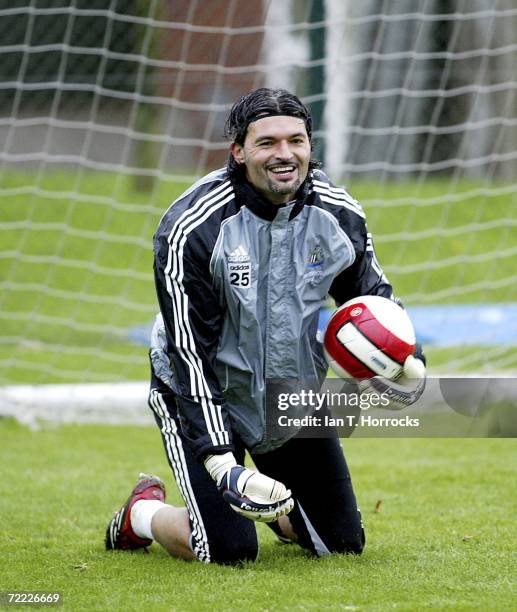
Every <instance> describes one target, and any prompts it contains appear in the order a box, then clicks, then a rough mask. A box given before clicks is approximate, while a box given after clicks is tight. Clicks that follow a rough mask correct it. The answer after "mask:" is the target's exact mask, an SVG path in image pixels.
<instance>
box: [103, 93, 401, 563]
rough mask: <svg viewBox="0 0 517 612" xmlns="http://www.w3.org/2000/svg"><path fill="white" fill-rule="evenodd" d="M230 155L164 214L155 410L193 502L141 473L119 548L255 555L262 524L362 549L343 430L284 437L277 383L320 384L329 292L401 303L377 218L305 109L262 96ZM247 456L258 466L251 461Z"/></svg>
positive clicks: (116, 534)
mask: <svg viewBox="0 0 517 612" xmlns="http://www.w3.org/2000/svg"><path fill="white" fill-rule="evenodd" d="M226 131H227V135H228V136H229V137H230V138H231V140H232V144H231V149H230V156H229V160H228V164H227V166H226V167H225V168H223V169H221V170H219V171H215V172H212V173H211V174H209V175H207V176H205V177H204V178H202V179H201V180H199V181H198V182H197V183H195V184H194V185H193V186H192V187H191V188H190V189H189V190H187V191H186V192H185V193H184V194H183V195H182V196H180V197H179V198H178V199H177V200H176V201H175V202H174V203H173V205H172V206H171V207H170V208H169V209H168V210H167V211H166V213H165V214H164V216H163V218H162V219H161V222H160V224H159V226H158V229H157V232H156V234H155V237H154V256H155V258H154V270H155V281H156V290H157V295H158V301H159V304H160V310H161V314H160V315H159V316H158V318H157V321H156V324H155V326H154V329H153V337H152V346H151V352H150V355H151V367H152V377H151V391H150V396H149V404H150V407H151V408H152V410H153V412H154V416H155V419H156V421H157V423H158V426H159V427H160V431H161V435H162V438H163V443H164V447H165V451H166V453H167V458H168V461H169V464H170V465H171V468H172V470H173V472H174V475H175V478H176V482H177V484H178V488H179V490H180V492H181V494H182V496H183V498H184V501H185V507H182V508H179V507H174V506H171V505H168V504H166V503H165V489H164V485H163V483H162V481H161V480H160V479H159V478H157V477H154V476H146V475H141V479H140V480H139V481H138V483H137V485H136V486H135V488H134V489H133V491H132V492H131V495H130V497H129V499H128V500H127V502H126V503H125V504H124V506H122V508H121V509H120V511H119V512H118V513H117V514H115V516H114V517H113V519H112V520H111V521H110V523H109V525H108V529H107V533H106V547H107V548H108V549H135V548H143V547H146V546H148V545H149V544H151V542H152V541H153V540H156V541H158V542H159V543H160V544H161V545H162V546H163V547H164V548H165V549H166V550H168V551H169V553H170V554H171V555H173V556H176V557H180V558H183V559H187V560H190V559H199V560H200V561H203V562H207V563H208V562H215V563H237V562H241V561H249V560H254V559H255V558H256V557H257V554H258V541H257V534H256V529H255V524H254V521H264V522H267V523H268V525H269V526H270V527H271V528H272V529H273V531H274V532H275V533H276V534H277V536H278V537H279V538H280V539H281V540H283V541H286V542H287V541H295V542H297V543H298V544H299V545H300V546H302V547H303V548H305V549H307V550H309V551H310V552H311V553H312V554H313V555H317V556H322V555H328V554H332V553H352V554H360V553H361V552H362V550H363V547H364V544H365V537H364V530H363V526H362V522H361V515H360V512H359V509H358V508H357V504H356V498H355V494H354V491H353V488H352V482H351V479H350V474H349V471H348V467H347V464H346V461H345V458H344V456H343V451H342V448H341V445H340V443H339V440H338V439H337V438H330V437H329V438H317V439H314V438H313V439H308V438H300V437H296V436H294V437H293V434H292V431H290V432H289V433H287V432H286V434H285V437H284V438H282V436H280V437H278V436H277V437H272V436H270V435H268V432H267V431H266V416H265V415H266V410H267V406H266V384H267V381H268V380H271V379H284V380H293V379H294V380H298V381H301V383H304V382H309V384H315V383H317V382H319V383H321V382H322V380H323V378H324V377H325V374H326V363H325V360H324V357H323V352H322V346H321V343H320V342H319V340H318V339H317V337H316V336H317V325H318V314H319V310H320V308H321V307H323V306H324V305H325V302H326V299H327V296H328V295H331V296H332V297H333V298H334V299H335V301H336V302H337V303H338V304H342V303H344V302H345V301H347V300H349V299H351V298H353V297H356V296H359V295H365V294H372V295H381V296H384V297H392V288H391V285H390V284H389V282H388V281H387V279H386V277H385V276H384V274H383V272H382V270H381V268H380V266H379V263H378V262H377V260H376V257H375V252H374V250H373V244H372V239H371V236H370V235H369V234H368V233H367V229H366V222H365V217H364V212H363V210H362V209H361V207H360V206H359V204H358V203H357V202H356V201H355V200H354V199H353V198H352V197H351V196H350V195H349V194H348V193H347V192H346V191H345V190H344V189H340V188H336V187H334V186H333V185H332V184H331V183H330V182H329V179H328V178H327V176H326V175H325V174H324V173H323V172H322V171H321V170H320V169H319V168H318V166H319V164H318V163H317V162H316V161H315V160H313V159H312V156H311V150H312V147H311V137H312V124H311V117H310V114H309V112H308V110H307V108H306V107H305V106H304V105H303V104H302V102H301V101H300V100H299V99H298V98H297V97H296V96H294V95H292V94H290V93H288V92H287V91H284V90H271V89H257V90H255V91H253V92H251V93H250V94H248V95H247V96H244V97H243V98H241V99H240V100H239V101H238V102H237V103H236V104H235V105H234V106H233V108H232V110H231V112H230V115H229V117H228V119H227V122H226ZM246 450H247V451H248V452H249V453H250V455H251V456H252V458H253V460H254V463H255V466H256V469H253V470H252V469H249V468H247V467H245V465H244V462H245V452H246Z"/></svg>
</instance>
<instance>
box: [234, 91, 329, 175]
mask: <svg viewBox="0 0 517 612" xmlns="http://www.w3.org/2000/svg"><path fill="white" fill-rule="evenodd" d="M274 115H287V116H289V117H299V118H300V119H303V121H304V123H305V129H306V130H307V135H308V137H309V141H310V142H311V143H312V117H311V114H310V112H309V109H308V108H307V107H306V106H305V105H304V104H303V102H302V101H301V100H300V99H299V98H298V97H297V96H295V95H294V94H292V93H290V92H288V91H286V90H285V89H269V88H267V87H261V88H259V89H255V90H254V91H252V92H250V93H249V94H246V95H245V96H243V97H242V98H241V99H240V100H239V101H238V102H236V103H235V104H234V105H233V106H232V109H231V111H230V114H229V115H228V119H227V120H226V124H225V130H224V132H225V135H226V136H227V137H228V138H230V139H231V140H232V142H236V143H237V144H240V145H243V144H244V140H245V139H246V134H247V132H248V126H249V124H250V123H253V121H257V120H258V119H261V118H262V117H271V116H274ZM318 166H319V162H317V161H316V160H311V162H310V169H312V168H317V167H318ZM240 170H241V168H240V165H239V164H238V163H237V162H236V161H235V159H234V158H233V155H232V154H231V153H230V157H229V159H228V171H229V172H230V174H233V173H235V172H238V171H240Z"/></svg>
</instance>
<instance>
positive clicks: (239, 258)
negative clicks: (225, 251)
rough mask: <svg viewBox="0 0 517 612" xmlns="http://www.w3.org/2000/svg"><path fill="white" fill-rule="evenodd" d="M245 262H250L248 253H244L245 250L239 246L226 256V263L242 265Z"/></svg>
mask: <svg viewBox="0 0 517 612" xmlns="http://www.w3.org/2000/svg"><path fill="white" fill-rule="evenodd" d="M245 261H250V256H249V254H248V251H246V249H245V248H244V247H243V246H241V245H240V244H239V246H238V247H237V248H236V249H235V250H234V251H232V252H231V253H230V254H229V255H228V262H229V263H242V262H245Z"/></svg>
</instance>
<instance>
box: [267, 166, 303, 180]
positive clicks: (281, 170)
mask: <svg viewBox="0 0 517 612" xmlns="http://www.w3.org/2000/svg"><path fill="white" fill-rule="evenodd" d="M295 170H296V166H294V165H293V164H284V165H282V166H271V167H269V168H268V171H269V172H271V174H274V175H275V177H277V178H280V179H281V178H285V179H289V178H291V177H292V175H293V173H294V171H295Z"/></svg>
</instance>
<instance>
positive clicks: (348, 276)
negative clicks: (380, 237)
mask: <svg viewBox="0 0 517 612" xmlns="http://www.w3.org/2000/svg"><path fill="white" fill-rule="evenodd" d="M340 225H341V227H342V228H343V229H344V231H345V232H346V233H347V235H348V237H349V238H350V241H351V242H352V246H353V248H354V252H355V260H354V263H353V264H352V265H351V266H350V267H348V268H346V269H345V270H343V272H341V273H340V274H338V276H336V278H335V279H334V281H333V283H332V285H331V287H330V290H329V293H330V295H331V296H332V297H333V298H334V300H335V301H336V304H337V305H338V306H340V305H341V304H344V303H345V302H346V301H348V300H351V299H352V298H355V297H358V296H360V295H380V296H382V297H386V298H390V299H392V298H393V289H392V287H391V285H390V283H389V281H388V279H387V278H386V276H385V274H384V272H383V271H382V268H381V266H380V264H379V262H378V261H377V256H376V255H375V249H374V247H373V239H372V235H371V234H370V233H369V232H368V228H367V225H366V220H365V218H364V216H361V215H359V214H356V213H354V212H351V211H349V210H346V209H345V210H342V211H341V215H340Z"/></svg>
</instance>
